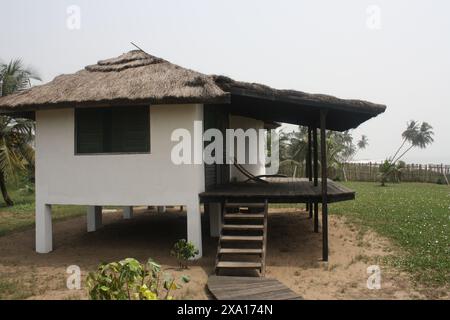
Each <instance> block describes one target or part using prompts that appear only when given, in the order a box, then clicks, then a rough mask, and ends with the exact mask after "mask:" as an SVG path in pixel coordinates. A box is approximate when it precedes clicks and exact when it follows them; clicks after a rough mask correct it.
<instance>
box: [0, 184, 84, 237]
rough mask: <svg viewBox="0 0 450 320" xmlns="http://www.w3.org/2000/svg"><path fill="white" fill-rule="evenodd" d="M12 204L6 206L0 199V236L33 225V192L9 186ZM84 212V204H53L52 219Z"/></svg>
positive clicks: (61, 218) (69, 216)
mask: <svg viewBox="0 0 450 320" xmlns="http://www.w3.org/2000/svg"><path fill="white" fill-rule="evenodd" d="M8 192H9V194H10V196H11V198H12V199H13V201H14V206H12V207H7V206H5V203H4V202H3V199H0V236H3V235H6V234H8V233H11V232H14V231H20V230H25V229H29V228H32V227H34V213H35V211H34V209H35V207H34V192H33V191H32V190H30V191H27V190H23V189H21V188H18V187H14V186H9V188H8ZM85 213H86V210H85V207H84V206H53V210H52V220H53V221H60V220H64V219H68V218H71V217H76V216H80V215H83V214H85Z"/></svg>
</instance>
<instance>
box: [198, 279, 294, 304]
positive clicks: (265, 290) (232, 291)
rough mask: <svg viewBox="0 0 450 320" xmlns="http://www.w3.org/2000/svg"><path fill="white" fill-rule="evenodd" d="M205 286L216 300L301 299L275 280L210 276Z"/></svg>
mask: <svg viewBox="0 0 450 320" xmlns="http://www.w3.org/2000/svg"><path fill="white" fill-rule="evenodd" d="M207 286H208V289H209V291H210V292H211V294H212V295H213V296H214V298H216V299H217V300H300V299H302V298H301V297H300V296H299V295H298V294H296V293H295V292H294V291H292V290H291V289H289V288H288V287H286V286H285V285H284V284H282V283H281V282H279V281H278V280H276V279H268V278H258V277H219V276H210V277H209V278H208V284H207Z"/></svg>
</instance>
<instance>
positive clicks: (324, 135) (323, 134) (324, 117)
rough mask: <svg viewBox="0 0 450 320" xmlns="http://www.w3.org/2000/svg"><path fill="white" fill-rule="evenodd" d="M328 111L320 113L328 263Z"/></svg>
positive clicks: (324, 251) (324, 247)
mask: <svg viewBox="0 0 450 320" xmlns="http://www.w3.org/2000/svg"><path fill="white" fill-rule="evenodd" d="M326 120H327V111H326V110H321V112H320V164H321V167H322V258H323V261H328V194H327V188H328V186H327V178H328V177H327V132H326Z"/></svg>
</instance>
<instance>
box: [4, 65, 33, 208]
mask: <svg viewBox="0 0 450 320" xmlns="http://www.w3.org/2000/svg"><path fill="white" fill-rule="evenodd" d="M31 79H36V80H40V78H39V76H38V75H37V74H36V73H34V72H33V71H32V70H30V69H27V68H25V67H24V66H23V63H22V61H21V60H20V59H15V60H11V61H10V62H9V63H8V64H4V63H0V96H6V95H8V94H12V93H15V92H18V91H22V90H24V89H27V88H29V87H31V81H30V80H31ZM33 137H34V122H33V121H31V120H27V119H14V118H12V117H9V116H6V115H1V116H0V189H1V192H2V196H3V199H4V200H5V203H6V204H7V205H8V206H12V205H13V204H14V202H13V201H12V199H11V198H10V196H9V194H8V190H7V187H6V181H7V180H8V179H10V178H15V177H16V176H17V173H18V172H20V171H24V170H26V169H31V170H34V149H33V147H32V140H33Z"/></svg>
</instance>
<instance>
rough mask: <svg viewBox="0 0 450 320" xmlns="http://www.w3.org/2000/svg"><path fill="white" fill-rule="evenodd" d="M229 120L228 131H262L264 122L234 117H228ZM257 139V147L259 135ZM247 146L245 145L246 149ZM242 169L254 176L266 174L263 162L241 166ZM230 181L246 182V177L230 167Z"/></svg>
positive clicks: (233, 167)
mask: <svg viewBox="0 0 450 320" xmlns="http://www.w3.org/2000/svg"><path fill="white" fill-rule="evenodd" d="M229 120H230V129H243V130H244V131H245V130H247V129H256V130H259V129H264V122H263V121H261V120H256V119H253V118H247V117H242V116H235V115H230V119H229ZM257 137H258V142H257V143H258V145H259V135H258V136H257ZM247 146H248V145H247V144H246V148H247ZM235 150H236V146H235ZM248 152H249V150H248V149H246V153H248ZM246 156H247V155H246ZM242 167H244V168H245V169H246V170H248V171H249V172H250V173H252V174H253V175H255V176H257V175H263V174H265V172H266V169H265V164H264V161H262V162H260V161H259V159H258V163H257V164H242ZM230 180H231V181H233V180H237V181H243V180H247V177H246V176H244V175H243V174H242V173H241V172H240V171H239V170H238V169H236V167H235V166H233V165H230Z"/></svg>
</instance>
